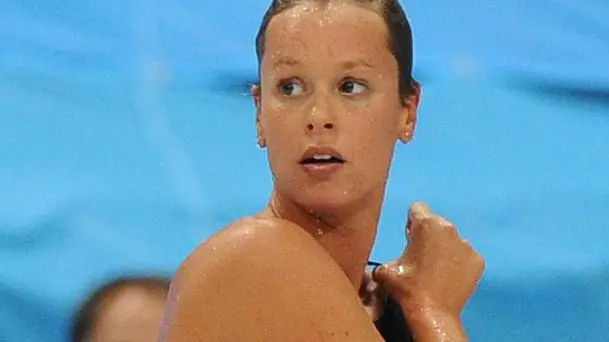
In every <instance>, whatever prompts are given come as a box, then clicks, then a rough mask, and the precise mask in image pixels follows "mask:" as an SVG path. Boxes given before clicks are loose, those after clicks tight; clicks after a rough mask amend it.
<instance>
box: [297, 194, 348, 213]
mask: <svg viewBox="0 0 609 342" xmlns="http://www.w3.org/2000/svg"><path fill="white" fill-rule="evenodd" d="M292 195H293V196H292V198H293V200H294V201H295V202H296V203H298V204H299V205H300V206H302V207H304V208H306V209H307V210H310V211H314V212H317V213H327V214H332V213H337V212H340V211H342V210H344V209H345V208H347V207H349V206H350V205H351V204H353V203H354V202H356V201H357V196H354V195H355V194H354V191H347V190H345V189H332V190H330V189H325V190H321V189H314V188H312V189H311V188H310V189H306V190H304V191H299V192H297V193H294V194H292Z"/></svg>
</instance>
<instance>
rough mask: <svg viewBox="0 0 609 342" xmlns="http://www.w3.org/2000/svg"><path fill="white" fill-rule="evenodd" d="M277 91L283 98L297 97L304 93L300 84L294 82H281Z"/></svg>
mask: <svg viewBox="0 0 609 342" xmlns="http://www.w3.org/2000/svg"><path fill="white" fill-rule="evenodd" d="M277 89H279V92H280V93H281V94H282V95H284V96H297V95H300V94H302V92H303V91H304V89H303V86H302V84H301V83H300V82H298V81H296V80H287V81H281V82H279V84H278V85H277Z"/></svg>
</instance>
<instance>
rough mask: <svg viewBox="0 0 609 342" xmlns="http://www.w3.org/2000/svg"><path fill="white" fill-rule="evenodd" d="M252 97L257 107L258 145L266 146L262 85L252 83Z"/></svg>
mask: <svg viewBox="0 0 609 342" xmlns="http://www.w3.org/2000/svg"><path fill="white" fill-rule="evenodd" d="M251 91H252V98H253V99H254V106H255V107H256V134H257V136H258V141H257V143H258V147H260V148H265V147H266V138H265V136H264V129H263V125H262V105H261V104H262V103H261V100H260V86H259V85H257V84H254V85H252V89H251Z"/></svg>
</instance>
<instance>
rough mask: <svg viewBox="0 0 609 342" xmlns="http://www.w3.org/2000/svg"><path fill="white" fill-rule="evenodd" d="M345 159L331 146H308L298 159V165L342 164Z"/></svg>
mask: <svg viewBox="0 0 609 342" xmlns="http://www.w3.org/2000/svg"><path fill="white" fill-rule="evenodd" d="M344 163H345V159H344V158H343V157H342V156H341V155H340V153H338V152H337V151H336V150H334V149H332V148H309V149H307V151H306V152H305V153H304V155H303V156H302V158H301V160H300V165H332V164H344Z"/></svg>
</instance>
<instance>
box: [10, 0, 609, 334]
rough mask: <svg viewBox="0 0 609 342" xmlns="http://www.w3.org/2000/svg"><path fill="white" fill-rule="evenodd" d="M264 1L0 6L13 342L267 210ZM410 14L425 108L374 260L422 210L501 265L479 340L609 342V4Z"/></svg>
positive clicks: (401, 158)
mask: <svg viewBox="0 0 609 342" xmlns="http://www.w3.org/2000/svg"><path fill="white" fill-rule="evenodd" d="M268 2H269V1H259V0H241V1H238V2H235V1H220V0H206V1H193V0H179V1H178V0H174V1H161V0H152V1H144V0H133V1H115V0H113V1H57V0H49V1H44V2H43V1H17V0H4V1H2V3H0V156H1V159H0V341H17V342H29V341H32V342H33V341H48V342H59V341H63V340H65V336H66V331H67V328H68V325H69V319H70V316H71V314H72V310H73V309H74V306H75V305H76V304H77V302H78V301H79V300H80V299H82V298H83V297H84V296H86V294H87V293H88V291H90V290H91V289H92V287H93V286H95V285H96V284H97V283H99V282H101V281H104V280H105V279H108V277H111V276H113V275H117V274H125V273H127V274H129V273H137V272H157V271H162V272H165V273H169V274H170V273H171V272H173V271H174V270H175V269H176V267H177V266H178V265H179V263H180V261H181V260H182V259H183V258H184V257H185V256H186V255H187V254H188V253H189V252H190V251H191V250H192V249H193V248H195V247H196V246H197V244H199V243H200V242H201V241H203V240H204V239H205V238H207V237H208V236H210V234H212V233H214V232H215V231H217V230H218V229H219V228H221V227H222V226H224V225H225V224H227V223H228V222H230V221H231V220H233V219H235V218H237V217H239V216H242V215H247V214H250V213H255V212H256V211H257V210H259V209H260V208H262V207H263V206H264V205H265V204H266V200H267V197H268V194H269V189H270V186H271V183H270V177H269V172H268V169H267V164H266V157H265V154H264V152H263V151H261V150H259V149H257V147H256V144H255V141H256V137H255V132H254V125H253V123H254V116H253V115H254V111H253V106H252V104H251V100H250V99H249V98H248V97H247V96H246V95H245V92H246V85H247V84H248V82H253V81H255V79H256V61H255V55H254V45H253V39H254V35H255V33H256V30H257V28H258V25H259V22H260V20H261V17H262V14H263V12H264V10H265V9H266V6H267V5H268ZM405 7H406V10H407V12H408V14H409V16H410V18H411V21H412V25H413V27H414V32H415V44H416V76H417V77H418V79H419V80H420V81H421V82H422V83H423V85H424V97H423V103H422V107H421V111H420V125H419V128H418V131H417V138H416V139H415V142H413V143H412V144H410V145H408V146H402V147H399V149H398V152H397V155H396V159H395V163H394V168H393V171H392V175H391V181H390V185H389V190H388V198H387V203H386V205H385V211H384V215H383V219H382V227H381V231H380V235H379V239H378V243H377V245H376V247H375V250H374V258H375V259H377V260H381V261H387V260H389V259H392V258H394V257H396V256H397V255H399V253H400V252H401V251H402V248H403V244H404V238H403V226H404V219H405V214H406V210H407V207H408V205H409V204H410V203H411V202H412V201H413V200H425V201H428V202H429V203H430V204H431V206H432V208H433V209H435V210H436V211H438V212H440V213H441V214H443V215H445V216H448V217H449V218H451V219H452V220H453V221H455V222H456V223H457V224H458V226H459V227H460V230H461V232H462V234H463V235H464V236H465V237H467V238H468V239H470V240H471V241H472V242H473V244H474V245H475V246H476V247H477V248H478V249H479V250H480V251H481V252H482V253H483V254H484V256H485V257H486V259H487V261H488V267H487V272H486V275H485V278H484V280H483V283H482V284H481V286H480V289H479V291H478V293H477V294H476V296H475V297H474V299H473V300H472V302H471V304H470V306H469V307H468V310H467V313H466V315H465V319H466V325H467V328H468V330H469V331H470V334H471V340H472V341H495V342H503V341H506V342H507V341H531V342H532V341H555V342H559V341H560V342H562V341H590V342H592V341H599V342H600V341H607V338H608V337H607V336H609V248H608V247H607V246H608V245H609V232H608V231H607V230H606V229H607V222H609V135H608V132H609V20H608V19H607V18H609V2H607V1H606V0H582V1H577V2H575V1H566V0H553V1H551V0H545V1H535V2H532V1H524V0H512V1H506V0H490V1H486V2H480V1H471V0H451V1H448V0H438V1H434V2H433V4H432V3H430V2H429V1H420V0H411V1H408V2H407V3H405Z"/></svg>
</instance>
